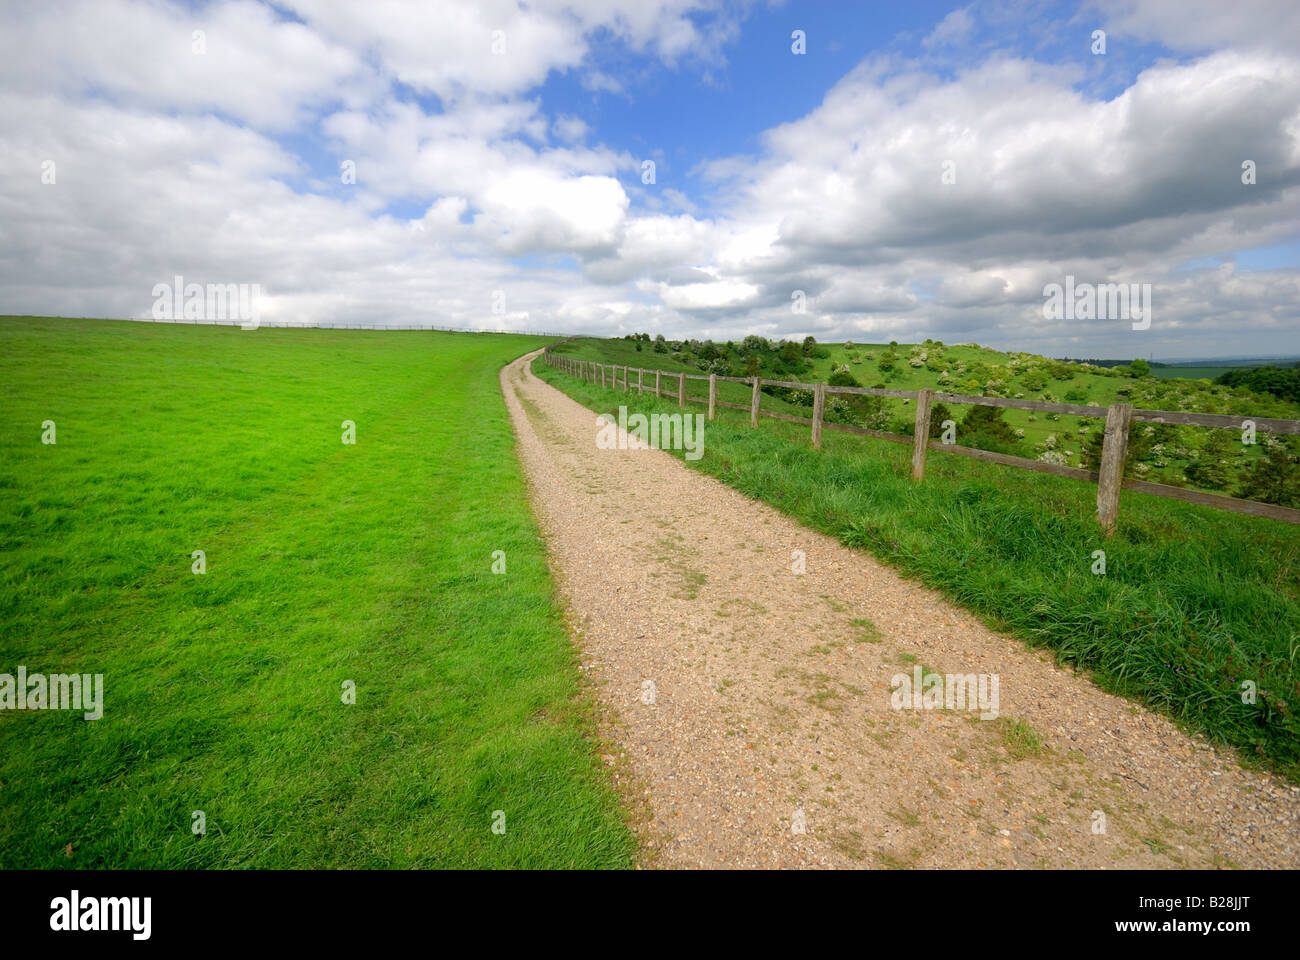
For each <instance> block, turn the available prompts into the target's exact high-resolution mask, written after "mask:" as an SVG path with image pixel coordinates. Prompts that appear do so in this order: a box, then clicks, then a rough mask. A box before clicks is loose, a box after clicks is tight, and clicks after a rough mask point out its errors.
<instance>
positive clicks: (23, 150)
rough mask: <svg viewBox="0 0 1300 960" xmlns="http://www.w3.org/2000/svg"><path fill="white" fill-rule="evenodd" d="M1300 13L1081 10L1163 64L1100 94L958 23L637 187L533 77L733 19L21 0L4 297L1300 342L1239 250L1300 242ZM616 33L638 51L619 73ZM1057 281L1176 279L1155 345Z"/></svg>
mask: <svg viewBox="0 0 1300 960" xmlns="http://www.w3.org/2000/svg"><path fill="white" fill-rule="evenodd" d="M1195 3H1197V4H1199V0H1195ZM1293 7H1294V5H1293V4H1285V3H1279V4H1269V3H1259V4H1254V5H1252V4H1242V3H1238V4H1234V5H1233V6H1232V8H1231V9H1230V11H1229V12H1228V13H1224V12H1222V11H1220V9H1219V7H1218V6H1215V5H1213V4H1209V3H1206V4H1204V5H1203V6H1195V7H1194V8H1193V11H1192V14H1191V15H1189V14H1188V13H1187V12H1186V11H1187V9H1188V7H1187V4H1185V3H1173V2H1168V3H1166V2H1163V0H1148V2H1140V3H1138V2H1132V0H1098V2H1096V3H1088V4H1086V5H1085V6H1083V7H1081V8H1080V9H1079V11H1078V13H1077V15H1076V16H1075V18H1074V19H1075V21H1077V22H1084V21H1086V22H1087V23H1092V22H1094V21H1095V22H1098V23H1100V24H1101V25H1103V26H1104V27H1105V29H1107V30H1108V31H1109V32H1110V33H1111V35H1112V44H1114V43H1115V42H1117V40H1118V41H1120V42H1122V41H1123V39H1124V38H1131V39H1133V40H1136V41H1140V42H1142V43H1154V44H1158V45H1163V47H1164V48H1165V49H1166V50H1167V51H1169V52H1170V53H1171V55H1170V56H1167V57H1155V58H1152V59H1150V60H1149V62H1147V63H1146V64H1145V66H1142V67H1139V68H1137V69H1135V70H1134V71H1133V73H1132V75H1131V77H1128V78H1126V79H1125V80H1124V82H1123V83H1122V85H1121V86H1120V88H1119V89H1117V90H1114V91H1109V92H1107V93H1105V94H1104V95H1103V94H1100V93H1097V92H1095V90H1094V88H1093V86H1092V85H1091V84H1089V83H1087V82H1085V81H1086V79H1087V77H1089V76H1090V75H1091V74H1090V72H1089V71H1092V72H1095V70H1096V65H1095V64H1087V65H1081V64H1080V63H1078V62H1074V61H1051V60H1041V59H1039V58H1038V54H1037V52H1036V51H1035V50H1033V49H1026V48H1023V47H1017V48H1015V49H1005V50H997V49H992V50H991V51H987V52H985V51H983V50H982V52H980V53H979V54H978V55H974V54H970V55H966V59H964V60H960V61H955V60H951V59H949V60H945V66H944V68H943V70H939V69H938V68H936V67H935V66H934V64H933V62H932V55H934V56H937V55H938V54H939V52H940V51H942V52H944V55H945V56H947V57H949V58H951V57H954V56H957V55H958V54H960V53H961V52H962V51H964V50H966V49H967V48H968V47H969V41H971V40H972V38H973V36H974V32H975V29H976V23H975V20H974V15H973V14H974V12H976V10H977V8H973V7H961V8H957V9H954V10H952V11H951V12H949V13H947V14H946V15H945V16H942V17H939V18H937V19H936V20H935V21H934V22H933V23H931V24H929V26H928V27H927V29H925V30H922V31H920V32H918V33H917V34H916V35H915V36H916V38H918V39H916V44H915V46H914V53H915V58H914V59H909V58H908V57H907V56H906V54H905V53H904V52H901V51H900V50H891V51H889V52H884V53H881V52H877V53H872V54H868V55H866V56H865V57H864V58H863V59H862V60H861V62H859V63H858V64H857V65H856V66H855V67H853V68H852V69H850V70H849V71H848V72H847V73H846V74H845V75H844V76H842V77H841V78H840V79H839V80H838V82H835V83H833V84H832V85H831V86H830V88H829V89H828V90H827V91H826V93H825V95H824V96H823V97H822V98H821V101H820V103H819V104H818V105H817V106H816V107H815V108H813V109H811V110H810V111H808V112H807V113H806V114H805V115H803V116H799V117H796V118H793V119H791V120H789V121H788V122H786V123H783V124H779V125H776V126H773V127H772V128H771V129H769V130H766V131H753V132H754V133H755V134H756V135H757V136H756V139H755V141H754V142H756V143H757V147H756V148H755V149H752V150H747V151H745V152H740V153H730V154H727V153H723V154H712V155H701V156H698V157H692V158H685V159H686V160H687V162H685V163H682V164H681V165H682V167H683V168H690V169H691V172H692V180H691V181H689V182H690V183H693V186H688V185H687V184H686V183H677V184H675V185H673V186H668V185H667V184H663V185H661V186H660V187H659V188H658V189H655V190H649V191H647V190H644V189H642V188H641V187H640V186H639V185H638V184H637V183H636V180H637V174H638V169H639V158H634V157H633V156H631V155H630V154H629V153H628V152H627V147H626V146H625V145H624V144H618V143H615V144H610V143H608V142H606V139H605V136H604V133H605V131H604V130H603V129H602V127H601V125H600V123H599V122H589V120H590V119H591V118H590V117H589V118H588V119H584V118H583V117H580V116H577V115H576V113H575V112H573V109H574V108H573V107H572V105H571V104H568V105H566V106H565V108H564V109H559V110H557V109H555V108H554V106H552V105H550V104H548V102H547V101H546V98H545V93H544V91H543V85H544V84H545V83H546V81H547V79H548V78H551V77H555V76H557V75H572V76H573V78H574V79H576V80H577V86H578V87H580V88H583V89H585V90H587V91H589V94H588V95H590V96H592V97H608V96H609V93H608V92H607V91H610V90H616V89H621V88H624V87H625V86H626V85H634V84H636V83H637V82H638V79H639V77H644V76H646V75H651V74H652V73H653V71H655V70H677V71H682V72H684V73H687V74H694V75H697V76H699V75H710V76H711V75H712V74H713V72H715V71H718V70H719V69H721V68H722V65H723V64H724V62H725V57H724V56H723V52H724V50H725V48H726V46H727V44H728V43H731V42H734V41H735V40H736V38H737V36H738V31H739V24H740V21H741V19H742V18H743V16H744V13H745V9H744V7H743V6H736V5H732V4H726V5H723V4H720V3H719V4H714V3H703V2H693V0H673V2H668V3H662V4H646V3H643V2H630V0H567V2H562V0H543V2H534V3H529V4H527V5H525V4H523V3H519V2H508V0H486V2H455V3H452V2H442V3H436V4H408V3H398V2H393V0H374V2H371V3H367V4H365V5H356V4H339V3H328V2H325V0H289V2H287V3H282V4H278V5H275V6H272V5H268V4H261V3H254V2H252V0H219V2H213V3H209V4H206V5H198V6H189V5H180V4H167V3H162V2H155V0H101V2H80V0H66V2H60V3H52V4H27V5H9V6H6V7H4V8H3V9H0V38H2V39H0V45H2V46H3V50H0V53H2V54H3V56H0V113H2V115H3V116H4V117H5V118H6V123H5V125H4V126H3V128H0V169H2V170H3V171H4V174H5V175H4V177H3V178H2V179H0V211H3V216H0V242H2V243H3V245H4V247H3V248H4V250H5V253H4V254H3V255H0V310H4V311H8V312H35V313H55V312H57V313H67V314H77V315H105V314H107V315H117V316H143V315H147V313H148V311H149V306H150V299H151V297H150V291H151V289H152V287H153V285H154V284H156V283H159V282H164V281H168V280H169V279H170V278H171V277H172V276H173V275H175V274H178V273H179V274H183V275H185V276H186V278H187V279H194V280H197V281H200V282H205V281H210V282H257V283H260V284H261V285H262V286H263V288H264V290H265V291H266V292H267V298H268V304H269V305H270V308H269V311H268V313H269V315H272V316H274V317H275V318H276V319H285V320H305V321H318V322H349V323H373V324H386V323H393V324H404V323H430V324H437V325H452V326H469V327H482V328H495V327H501V326H507V325H513V326H521V327H522V326H532V327H537V328H545V329H568V330H579V331H591V332H614V333H621V332H627V331H629V330H633V329H636V330H642V329H648V330H653V331H664V332H666V333H669V334H673V333H676V334H697V335H712V336H715V337H717V338H723V337H735V336H741V335H743V334H744V333H746V332H751V331H753V332H762V333H765V334H767V335H772V336H803V335H804V334H806V333H814V334H815V335H817V336H819V337H821V338H828V337H853V338H855V339H859V340H861V339H864V338H871V337H879V338H880V339H894V338H897V339H900V340H901V339H909V338H921V337H925V336H935V337H939V338H942V339H945V340H949V341H959V340H971V339H975V340H980V341H981V342H988V343H991V344H995V345H1001V346H1007V347H1019V348H1025V349H1038V350H1040V351H1042V352H1047V353H1055V354H1058V355H1059V354H1061V353H1063V352H1069V353H1073V354H1076V355H1077V354H1078V353H1080V352H1088V353H1093V354H1100V353H1107V352H1109V353H1113V354H1115V355H1117V356H1128V355H1133V354H1136V353H1147V352H1152V350H1154V352H1156V353H1157V355H1158V354H1159V353H1160V352H1162V350H1163V351H1167V352H1174V353H1186V352H1189V351H1192V352H1212V351H1213V350H1214V349H1217V348H1218V347H1219V346H1222V345H1225V344H1227V343H1230V342H1241V341H1242V340H1243V339H1244V340H1245V341H1247V342H1250V338H1251V337H1254V338H1255V339H1256V340H1257V341H1259V342H1258V344H1257V345H1256V346H1253V347H1252V348H1251V349H1259V350H1261V351H1262V350H1264V348H1265V341H1277V340H1278V339H1279V338H1282V339H1285V340H1286V342H1287V343H1288V344H1289V347H1290V349H1300V339H1293V338H1295V337H1296V333H1295V329H1296V322H1297V320H1300V307H1297V303H1300V298H1297V295H1296V294H1297V292H1298V289H1297V288H1298V286H1300V281H1298V275H1300V272H1298V271H1297V270H1295V269H1281V270H1272V271H1252V270H1246V269H1244V268H1242V266H1241V265H1240V264H1238V263H1236V262H1235V260H1234V255H1235V251H1240V250H1249V249H1252V248H1258V247H1267V246H1270V245H1279V244H1286V243H1289V242H1294V239H1295V237H1296V224H1297V223H1300V54H1298V53H1297V48H1296V43H1295V40H1294V38H1295V37H1296V36H1297V35H1300V30H1296V29H1293V28H1294V27H1296V26H1300V24H1297V23H1296V19H1295V18H1296V16H1297V13H1296V11H1295V10H1294V9H1293ZM1229 14H1230V15H1229ZM195 31H202V33H201V34H200V35H199V36H201V38H202V41H203V43H202V48H203V49H202V52H197V49H198V48H196V46H195V43H196V34H195ZM602 43H616V44H619V45H620V46H621V49H622V50H624V51H625V52H631V53H634V54H635V55H637V56H639V57H642V58H647V59H648V61H649V62H648V63H642V64H641V66H640V68H639V71H638V72H634V74H633V75H630V76H628V77H626V78H625V77H619V78H614V77H611V76H609V75H608V73H607V72H606V69H607V64H605V63H604V62H603V61H602V60H601V59H600V58H599V57H595V56H593V51H594V50H595V49H596V48H597V45H598V44H602ZM1116 49H1118V48H1116ZM619 96H620V97H622V98H624V99H621V100H620V103H622V104H624V105H627V104H629V103H631V101H630V100H628V99H626V93H624V94H619ZM599 115H600V114H599V112H597V113H595V114H593V115H592V116H599ZM681 159H683V158H678V160H679V161H680V160H681ZM1244 161H1250V162H1251V163H1252V164H1253V165H1254V168H1255V170H1256V171H1257V177H1256V182H1255V183H1253V184H1245V183H1243V182H1242V176H1241V174H1242V164H1243V162H1244ZM49 163H52V164H53V169H55V170H57V179H56V182H54V183H46V182H43V181H42V172H43V170H44V169H45V165H46V164H49ZM345 163H346V164H349V165H350V168H351V170H352V171H354V173H355V183H351V182H346V181H344V180H343V179H342V178H341V177H340V176H339V171H340V166H341V165H342V164H345ZM701 211H708V213H703V212H701ZM1207 263H1209V264H1211V265H1210V266H1206V264H1207ZM1067 273H1069V274H1073V275H1075V276H1076V278H1078V279H1079V280H1089V281H1093V282H1128V281H1132V282H1148V283H1152V284H1153V286H1154V288H1155V309H1156V322H1155V324H1154V325H1153V331H1152V332H1151V333H1150V334H1149V335H1147V337H1146V339H1144V340H1142V341H1138V340H1136V339H1135V338H1134V336H1133V334H1132V333H1131V332H1125V331H1123V330H1120V329H1119V328H1118V326H1117V325H1111V326H1110V327H1107V326H1106V325H1105V323H1104V322H1100V321H1099V322H1097V323H1096V324H1093V325H1080V324H1072V325H1070V326H1068V327H1067V326H1065V325H1063V324H1057V323H1054V322H1048V321H1044V320H1043V319H1042V315H1041V306H1042V288H1043V286H1044V285H1045V284H1047V283H1051V282H1059V281H1060V280H1061V279H1062V278H1063V276H1064V275H1065V274H1067ZM795 291H799V292H801V293H802V294H803V296H804V298H805V300H806V303H807V305H808V309H807V311H806V312H805V313H795V312H794V311H793V310H792V295H793V294H794V292H795ZM502 296H503V297H504V304H505V312H504V313H502V312H494V310H493V308H494V306H495V305H497V304H499V303H500V302H501V299H502ZM1198 345H1203V349H1201V350H1199V351H1198V349H1197V348H1198Z"/></svg>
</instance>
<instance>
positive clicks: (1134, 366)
mask: <svg viewBox="0 0 1300 960" xmlns="http://www.w3.org/2000/svg"><path fill="white" fill-rule="evenodd" d="M1128 372H1129V376H1130V377H1149V376H1151V364H1149V363H1147V362H1146V361H1145V360H1143V359H1142V358H1141V357H1138V358H1137V359H1136V360H1134V361H1133V362H1132V363H1130V364H1129V365H1128Z"/></svg>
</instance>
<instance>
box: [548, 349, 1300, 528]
mask: <svg viewBox="0 0 1300 960" xmlns="http://www.w3.org/2000/svg"><path fill="white" fill-rule="evenodd" d="M544 355H545V357H546V363H547V364H548V365H549V366H552V367H554V368H556V369H557V370H560V371H562V372H563V373H566V374H568V375H570V376H573V377H577V378H579V379H581V380H586V381H589V382H590V383H593V384H594V383H597V382H599V383H600V385H601V386H608V387H612V388H614V389H617V388H618V374H619V372H620V371H622V374H623V390H624V392H628V391H630V390H631V389H632V388H631V387H630V386H629V382H628V375H629V374H630V373H635V374H636V391H637V393H638V394H640V393H643V392H644V391H645V390H646V389H651V388H650V387H647V386H646V384H645V378H646V377H647V375H650V376H653V377H654V385H653V390H654V394H655V396H656V397H660V396H663V395H664V394H663V380H664V379H665V378H667V379H669V380H676V381H677V382H676V387H677V391H676V392H677V403H678V405H679V406H682V407H684V406H686V402H687V401H688V400H689V401H690V402H692V403H704V404H708V418H709V419H710V420H712V419H714V417H715V416H716V413H717V408H718V407H729V408H731V409H734V410H748V411H749V425H750V426H751V427H757V426H758V422H759V417H760V416H765V417H772V418H773V419H776V420H785V421H788V422H790V423H806V424H808V425H809V426H810V428H811V431H812V444H813V446H814V447H816V448H817V449H818V450H820V449H821V445H822V430H823V429H826V430H838V431H841V432H843V433H856V434H860V435H862V436H867V437H876V438H877V439H880V440H890V441H893V442H895V443H908V444H911V445H912V480H913V481H914V482H917V483H919V482H920V481H921V480H923V479H924V478H925V459H926V453H927V451H929V450H938V451H940V452H942V453H953V454H956V455H958V456H961V457H974V458H975V459H976V460H984V461H987V462H989V463H1000V464H1002V465H1004V466H1008V467H1020V468H1022V469H1025V470H1034V471H1037V472H1038V473H1051V474H1055V475H1056V476H1058V477H1073V478H1075V479H1077V480H1087V481H1089V482H1092V483H1095V484H1097V522H1098V523H1099V524H1101V528H1102V530H1103V532H1104V533H1106V534H1107V535H1109V534H1111V533H1112V532H1113V531H1114V529H1115V522H1116V520H1117V519H1118V518H1119V494H1120V490H1121V489H1123V490H1133V491H1136V492H1138V493H1147V494H1150V495H1152V496H1155V497H1167V498H1169V499H1171V500H1182V501H1183V502H1185V503H1195V504H1199V505H1201V506H1203V507H1214V508H1216V509H1219V510H1232V511H1235V512H1236V513H1247V514H1250V515H1252V516H1256V517H1268V518H1270V519H1272V520H1281V521H1283V522H1284V523H1300V510H1293V509H1291V508H1290V507H1281V506H1278V505H1276V504H1272V503H1261V502H1259V501H1257V500H1240V499H1238V498H1236V497H1228V496H1223V495H1221V494H1215V493H1203V492H1201V491H1199V490H1188V489H1185V488H1183V487H1173V486H1170V485H1168V484H1164V483H1151V482H1149V481H1146V480H1133V479H1130V478H1125V476H1124V457H1125V454H1126V453H1127V452H1128V437H1129V427H1130V425H1131V424H1132V422H1133V421H1134V420H1139V421H1147V422H1150V423H1172V424H1181V425H1185V426H1198V427H1215V428H1218V429H1223V430H1244V429H1245V428H1246V426H1245V425H1246V424H1247V423H1248V422H1249V423H1253V424H1254V426H1255V429H1256V430H1258V431H1260V432H1263V433H1273V434H1276V433H1285V434H1300V420H1279V419H1275V418H1272V417H1233V416H1222V415H1219V414H1211V413H1184V412H1182V411H1172V410H1141V409H1136V408H1134V406H1133V405H1132V404H1131V403H1112V404H1111V405H1110V406H1108V407H1090V406H1084V405H1081V404H1077V403H1042V402H1040V401H1037V400H1010V399H1007V398H1005V397H974V396H967V395H965V394H960V393H938V392H936V391H934V390H930V389H929V388H925V389H922V390H883V389H877V388H874V387H832V386H829V385H827V384H825V383H798V382H794V381H790V380H764V379H762V378H760V377H721V376H718V375H716V374H692V373H686V372H684V371H674V370H644V369H641V368H639V367H627V366H617V365H614V364H607V363H597V362H596V361H593V360H579V359H577V358H574V357H566V356H561V355H559V354H556V353H553V352H552V347H547V348H546V350H545V351H544ZM687 380H703V381H708V385H709V393H708V396H707V397H690V396H687V394H686V381H687ZM718 381H724V382H730V383H743V384H747V385H752V387H753V391H752V393H751V397H750V403H749V406H745V405H744V404H739V403H727V402H726V401H723V400H719V399H718ZM763 387H785V388H787V389H791V390H807V391H809V392H811V393H812V395H813V411H812V413H813V415H812V418H811V419H810V418H808V417H796V416H792V415H791V414H788V413H780V412H778V411H776V410H763V409H762V408H761V403H762V395H763V394H762V388H763ZM827 394H831V395H850V394H852V395H860V396H872V397H904V398H908V399H914V400H916V427H915V433H914V434H913V435H912V436H910V437H909V436H907V435H905V434H900V433H888V432H886V431H883V430H868V429H867V428H865V427H859V426H856V425H854V424H847V423H826V422H824V419H823V417H824V412H825V410H826V395H827ZM670 396H671V394H670ZM935 401H941V402H945V403H961V404H979V405H982V406H988V407H1011V408H1014V409H1017V410H1034V411H1040V412H1044V413H1068V414H1072V415H1074V416H1080V417H1105V418H1106V433H1105V436H1104V439H1103V441H1102V449H1101V464H1100V469H1098V470H1084V469H1081V468H1079V467H1067V466H1065V465H1064V464H1058V463H1044V462H1043V461H1041V460H1029V459H1027V458H1025V457H1015V456H1011V455H1009V454H1005V453H994V452H992V451H990V450H980V449H978V448H976V447H963V446H958V445H957V444H955V443H943V442H942V441H939V440H931V439H930V408H931V406H932V404H933V403H934V402H935Z"/></svg>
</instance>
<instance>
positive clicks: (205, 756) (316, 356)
mask: <svg viewBox="0 0 1300 960" xmlns="http://www.w3.org/2000/svg"><path fill="white" fill-rule="evenodd" d="M542 342H543V341H541V340H539V339H535V338H528V337H519V336H496V335H458V334H441V333H422V332H403V333H383V332H376V333H369V332H360V331H350V332H347V331H341V332H332V331H312V330H301V331H291V330H272V329H261V330H256V331H242V330H239V329H235V328H216V327H203V326H197V327H195V326H190V327H187V326H174V325H168V324H158V325H151V324H139V323H127V322H114V321H73V320H53V319H32V318H3V319H0V387H2V388H3V394H4V406H3V417H2V418H0V542H2V543H3V552H2V553H0V673H10V674H13V673H14V672H15V668H16V667H17V666H19V665H24V666H26V668H27V669H28V671H29V672H32V673H36V672H42V673H47V674H48V673H56V672H70V671H77V672H82V673H91V674H94V673H102V674H103V676H104V700H105V704H104V715H103V718H102V719H100V720H97V721H87V720H84V719H83V718H82V715H81V713H80V712H68V711H41V712H17V711H10V710H5V711H0V867H5V868H14V867H21V868H30V867H42V868H51V867H162V868H185V867H326V868H350V867H394V868H405V867H507V866H510V867H570V866H572V867H618V866H626V865H628V864H629V863H630V862H631V860H632V858H633V856H634V855H635V845H634V842H633V840H632V837H631V834H630V832H629V830H628V829H627V826H626V823H625V818H624V815H623V812H622V810H621V807H620V804H619V802H618V800H617V799H616V797H615V795H614V792H613V790H612V788H611V787H610V786H609V783H608V780H607V778H606V777H605V775H604V773H603V772H602V770H601V769H600V764H599V761H598V759H597V756H598V755H597V752H596V748H595V745H594V743H593V740H592V738H593V736H594V732H593V731H594V723H593V721H592V710H593V708H592V706H591V704H590V702H589V701H588V700H587V699H586V697H585V695H584V694H583V693H582V691H581V688H580V684H579V680H578V670H577V667H576V664H575V661H574V654H573V652H572V648H571V645H570V643H569V641H568V637H567V634H566V631H565V629H564V626H563V622H562V619H561V616H560V614H559V613H558V612H557V609H556V606H555V602H554V597H553V592H552V590H553V588H552V583H551V581H550V578H549V574H548V570H547V567H546V563H545V560H544V556H543V550H542V544H541V542H540V539H539V536H538V532H537V530H536V529H535V527H534V524H533V521H532V519H531V513H530V510H529V506H528V503H527V500H526V495H525V488H524V485H523V481H522V477H521V474H520V470H519V467H518V465H517V463H516V460H515V457H514V450H513V446H514V439H513V435H512V432H511V429H510V426H509V422H508V418H507V414H506V410H505V406H504V403H503V400H502V397H501V392H500V388H499V385H498V380H497V375H498V370H499V369H500V367H501V366H502V365H503V364H505V363H506V362H508V361H509V360H510V359H512V358H514V357H517V356H519V355H520V354H521V353H524V352H526V351H527V350H529V349H533V348H535V347H537V346H540V345H541V343H542ZM46 420H52V421H54V422H55V425H56V431H57V433H56V438H57V443H55V444H53V445H47V444H43V443H42V442H41V436H42V423H43V422H44V421H46ZM344 420H351V421H354V423H355V428H356V443H355V444H354V445H346V444H344V443H343V442H342V436H343V430H342V426H341V425H342V422H343V421H344ZM195 550H202V551H205V553H206V568H207V572H206V574H203V575H197V574H195V573H193V572H192V564H193V563H194V561H193V560H192V559H191V555H192V553H193V551H195ZM498 550H499V551H504V553H505V560H506V573H505V574H504V575H494V574H493V573H492V572H491V565H492V562H493V553H494V551H498ZM345 681H352V682H353V683H355V692H356V697H355V699H356V702H355V705H349V704H345V703H344V702H343V691H344V683H345ZM195 811H203V813H204V815H205V817H206V830H207V832H206V835H204V836H196V835H194V834H193V833H192V830H191V826H192V822H193V821H192V816H193V814H194V812H195ZM495 811H503V813H504V828H505V830H504V833H498V832H494V831H493V829H492V827H493V824H494V822H496V823H498V824H499V823H501V820H500V818H497V819H496V820H495V821H494V812H495Z"/></svg>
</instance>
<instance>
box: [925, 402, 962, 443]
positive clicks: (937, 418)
mask: <svg viewBox="0 0 1300 960" xmlns="http://www.w3.org/2000/svg"><path fill="white" fill-rule="evenodd" d="M945 420H952V421H954V422H956V418H955V417H953V415H952V411H951V410H949V409H948V406H947V404H943V403H936V404H934V405H933V406H932V407H930V436H931V437H932V438H934V439H939V438H940V437H942V436H943V422H944V421H945Z"/></svg>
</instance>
